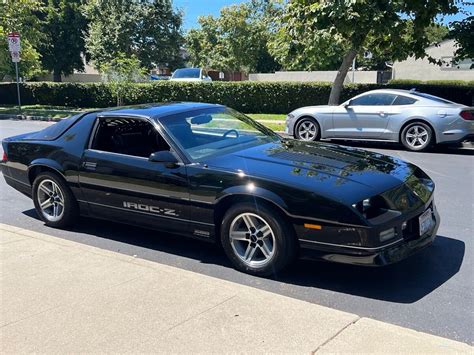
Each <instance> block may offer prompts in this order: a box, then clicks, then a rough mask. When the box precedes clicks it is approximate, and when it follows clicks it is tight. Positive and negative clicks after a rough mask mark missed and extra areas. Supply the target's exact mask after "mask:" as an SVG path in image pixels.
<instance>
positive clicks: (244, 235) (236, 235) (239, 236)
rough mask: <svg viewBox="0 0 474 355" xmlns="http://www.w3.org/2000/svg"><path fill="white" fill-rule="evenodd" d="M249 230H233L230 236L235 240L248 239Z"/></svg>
mask: <svg viewBox="0 0 474 355" xmlns="http://www.w3.org/2000/svg"><path fill="white" fill-rule="evenodd" d="M247 235H248V232H240V231H232V232H230V237H231V238H232V239H233V240H245V241H248V239H247Z"/></svg>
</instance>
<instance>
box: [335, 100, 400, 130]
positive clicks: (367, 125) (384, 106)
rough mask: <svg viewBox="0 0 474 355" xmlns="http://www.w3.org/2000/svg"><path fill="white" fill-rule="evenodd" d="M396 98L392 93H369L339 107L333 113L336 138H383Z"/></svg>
mask: <svg viewBox="0 0 474 355" xmlns="http://www.w3.org/2000/svg"><path fill="white" fill-rule="evenodd" d="M395 98H396V95H394V94H390V93H367V94H363V95H360V96H358V97H356V98H354V99H352V100H350V101H348V102H347V103H346V104H345V105H340V106H337V108H336V109H335V110H334V113H333V126H334V128H333V132H334V137H338V138H372V139H374V138H379V137H381V136H382V135H383V132H384V130H385V129H386V128H387V126H388V122H389V120H390V114H391V104H392V102H393V101H394V100H395Z"/></svg>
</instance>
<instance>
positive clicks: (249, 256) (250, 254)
mask: <svg viewBox="0 0 474 355" xmlns="http://www.w3.org/2000/svg"><path fill="white" fill-rule="evenodd" d="M256 250H257V248H256V246H252V244H250V243H249V245H248V247H247V250H245V254H244V260H245V261H247V262H250V261H252V258H253V256H254V254H255V251H256Z"/></svg>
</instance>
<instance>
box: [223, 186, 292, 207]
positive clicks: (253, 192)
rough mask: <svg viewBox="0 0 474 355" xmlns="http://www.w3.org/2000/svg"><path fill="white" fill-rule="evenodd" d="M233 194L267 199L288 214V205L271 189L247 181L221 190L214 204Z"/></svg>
mask: <svg viewBox="0 0 474 355" xmlns="http://www.w3.org/2000/svg"><path fill="white" fill-rule="evenodd" d="M233 195H245V196H252V197H257V198H261V199H263V200H267V201H269V202H271V203H273V204H275V205H276V206H278V207H280V208H281V209H282V210H283V211H284V212H285V213H287V214H288V206H287V205H286V203H285V201H283V199H282V198H281V197H280V196H278V195H277V194H275V193H274V192H272V191H269V190H267V189H265V188H262V187H257V186H255V185H254V184H253V183H248V184H246V185H238V186H232V187H229V188H227V189H224V190H222V191H221V192H220V193H219V195H218V196H217V199H216V204H218V203H219V202H220V201H222V200H223V199H224V198H227V197H229V196H233Z"/></svg>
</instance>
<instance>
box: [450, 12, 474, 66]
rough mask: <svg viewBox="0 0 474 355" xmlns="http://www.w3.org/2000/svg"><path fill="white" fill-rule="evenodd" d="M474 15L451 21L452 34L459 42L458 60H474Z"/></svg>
mask: <svg viewBox="0 0 474 355" xmlns="http://www.w3.org/2000/svg"><path fill="white" fill-rule="evenodd" d="M473 33H474V16H469V17H466V18H465V19H464V20H461V21H455V22H453V23H451V31H450V36H452V37H453V38H454V39H455V40H456V42H457V44H458V46H459V47H458V49H456V53H455V55H456V60H458V61H460V60H463V59H472V60H474V35H473Z"/></svg>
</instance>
